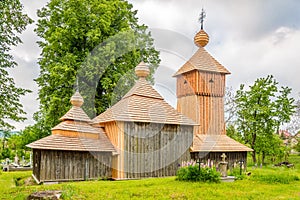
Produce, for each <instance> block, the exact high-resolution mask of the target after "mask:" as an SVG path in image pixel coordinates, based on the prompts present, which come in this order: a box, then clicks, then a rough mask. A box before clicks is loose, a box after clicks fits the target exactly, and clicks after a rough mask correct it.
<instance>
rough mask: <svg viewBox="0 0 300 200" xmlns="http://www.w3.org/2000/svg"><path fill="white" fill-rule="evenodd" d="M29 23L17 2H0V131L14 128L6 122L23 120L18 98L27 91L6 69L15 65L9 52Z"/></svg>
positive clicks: (7, 0) (13, 0)
mask: <svg viewBox="0 0 300 200" xmlns="http://www.w3.org/2000/svg"><path fill="white" fill-rule="evenodd" d="M30 23H32V20H31V19H30V18H29V17H28V16H27V15H26V14H24V13H23V6H22V4H21V3H20V1H19V0H2V1H0V130H1V129H4V130H6V129H13V128H14V126H12V125H11V123H9V121H8V120H12V121H17V122H18V121H23V120H25V117H24V115H23V114H25V112H24V110H23V106H22V105H21V103H20V97H21V96H22V95H25V94H26V93H28V92H29V90H26V89H22V88H19V87H16V86H15V82H14V80H13V78H11V77H10V76H9V73H8V71H7V69H8V68H13V67H15V66H16V65H17V63H16V62H15V61H14V58H13V56H12V55H11V52H10V51H11V48H12V46H17V45H18V44H20V43H21V42H22V41H21V39H20V37H19V36H18V34H21V33H22V32H23V31H24V30H25V28H26V26H27V25H28V24H30Z"/></svg>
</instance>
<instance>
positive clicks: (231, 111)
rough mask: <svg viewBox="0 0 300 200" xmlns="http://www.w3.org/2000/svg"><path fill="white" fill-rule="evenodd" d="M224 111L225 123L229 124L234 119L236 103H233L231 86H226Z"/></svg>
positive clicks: (233, 92)
mask: <svg viewBox="0 0 300 200" xmlns="http://www.w3.org/2000/svg"><path fill="white" fill-rule="evenodd" d="M224 109H225V110H224V111H225V123H226V124H227V125H231V124H233V123H234V122H235V120H236V111H237V107H236V103H235V91H234V90H233V88H232V87H226V91H225V98H224Z"/></svg>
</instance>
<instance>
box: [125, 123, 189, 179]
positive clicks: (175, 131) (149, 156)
mask: <svg viewBox="0 0 300 200" xmlns="http://www.w3.org/2000/svg"><path fill="white" fill-rule="evenodd" d="M124 131H125V134H124V178H128V179H138V178H143V177H163V176H174V175H176V171H177V169H178V166H179V164H180V163H181V162H182V161H187V160H190V153H189V147H190V146H191V144H192V140H193V132H192V131H193V127H192V126H178V125H164V124H150V123H134V122H126V123H125V124H124Z"/></svg>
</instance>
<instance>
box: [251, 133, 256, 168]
mask: <svg viewBox="0 0 300 200" xmlns="http://www.w3.org/2000/svg"><path fill="white" fill-rule="evenodd" d="M255 141H256V133H253V134H252V143H251V148H252V149H253V152H252V160H253V163H254V164H256V151H255V149H254V146H255Z"/></svg>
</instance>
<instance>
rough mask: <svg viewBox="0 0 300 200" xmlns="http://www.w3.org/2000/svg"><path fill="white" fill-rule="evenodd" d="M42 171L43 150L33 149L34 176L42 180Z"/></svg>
mask: <svg viewBox="0 0 300 200" xmlns="http://www.w3.org/2000/svg"><path fill="white" fill-rule="evenodd" d="M40 170H41V150H40V149H33V169H32V172H33V175H34V176H35V177H36V178H37V180H40Z"/></svg>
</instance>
